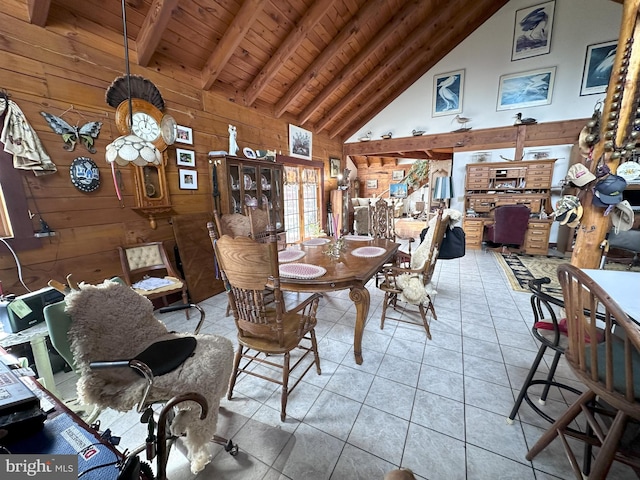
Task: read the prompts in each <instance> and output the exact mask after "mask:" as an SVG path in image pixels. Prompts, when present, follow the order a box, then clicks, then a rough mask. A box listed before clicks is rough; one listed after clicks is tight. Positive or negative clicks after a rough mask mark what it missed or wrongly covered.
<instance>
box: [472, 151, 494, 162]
mask: <svg viewBox="0 0 640 480" xmlns="http://www.w3.org/2000/svg"><path fill="white" fill-rule="evenodd" d="M492 155H493V152H475V153H474V154H472V155H471V162H473V163H482V162H490V161H491V156H492Z"/></svg>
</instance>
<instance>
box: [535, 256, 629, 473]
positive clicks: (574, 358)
mask: <svg viewBox="0 0 640 480" xmlns="http://www.w3.org/2000/svg"><path fill="white" fill-rule="evenodd" d="M558 279H559V280H560V285H561V286H562V295H563V297H564V304H565V308H566V312H567V328H568V339H569V345H568V347H567V349H566V351H565V356H566V358H567V361H568V363H569V367H571V370H572V371H573V372H574V374H575V375H576V377H577V378H578V379H579V380H580V381H581V382H582V383H584V384H585V386H586V387H587V390H586V391H585V392H584V393H583V394H582V395H581V396H580V397H579V398H578V399H577V400H576V401H575V402H574V403H573V405H571V406H570V407H569V409H568V410H567V411H566V413H565V414H564V415H563V416H562V417H560V418H559V419H558V420H556V421H555V422H554V423H553V425H551V427H549V429H548V430H547V431H546V432H545V433H544V434H543V435H542V437H540V439H539V440H538V441H537V442H536V444H535V445H534V446H533V447H532V448H531V450H529V452H528V453H527V460H529V461H531V460H532V459H533V458H534V457H535V456H536V455H537V454H538V453H540V452H541V451H542V450H543V449H544V448H546V447H547V446H548V445H549V444H550V443H551V442H552V441H553V440H554V439H555V438H556V437H558V436H559V437H560V438H561V440H562V445H563V446H564V449H565V452H566V454H567V457H568V459H569V462H570V463H571V467H572V469H573V472H574V473H575V475H576V478H578V479H582V478H583V473H582V472H581V471H580V468H579V467H578V463H577V461H576V457H575V455H574V453H573V451H572V450H571V446H570V445H569V443H568V442H567V441H566V436H572V437H575V438H578V439H580V440H582V441H584V442H587V443H588V444H590V445H594V446H596V447H599V450H598V452H597V454H596V456H595V459H594V461H593V464H592V467H591V472H584V473H585V475H589V476H590V478H594V479H601V478H606V476H607V473H608V472H609V469H610V468H611V464H612V463H613V461H614V460H618V461H621V462H624V463H626V464H628V465H631V466H632V467H634V468H640V461H638V458H637V457H636V458H633V457H632V455H631V454H630V452H629V451H628V449H627V448H626V447H628V446H627V445H624V444H621V442H620V440H621V438H622V435H623V433H624V431H625V427H626V425H627V423H628V422H629V420H630V419H635V420H640V403H639V402H640V329H638V325H637V324H636V323H634V322H633V321H632V320H631V319H630V318H629V316H628V315H627V314H626V313H625V312H624V311H623V310H622V309H621V308H620V306H619V305H618V304H617V303H616V302H615V301H614V300H613V299H612V298H611V297H610V296H609V295H608V294H607V292H605V291H604V290H603V289H602V287H600V285H598V284H597V283H596V282H595V281H594V280H592V279H591V277H589V276H588V275H587V274H585V273H584V272H582V271H581V270H580V269H579V268H577V267H574V266H573V265H570V264H564V265H560V266H559V267H558ZM614 327H615V328H614ZM600 328H602V330H603V331H604V335H601V334H600V332H599V329H600ZM596 399H597V400H598V403H599V404H606V405H608V406H609V407H608V408H602V407H601V406H597V407H594V405H593V403H594V401H595V400H596ZM580 413H584V418H585V419H586V422H587V426H588V430H587V433H590V431H593V432H595V436H593V435H587V434H575V433H574V432H572V431H571V430H569V429H568V426H569V424H571V422H573V421H574V420H575V419H576V418H577V417H578V415H579V414H580ZM605 417H611V418H613V422H611V423H610V425H607V424H606V423H605V422H604V421H603V419H605Z"/></svg>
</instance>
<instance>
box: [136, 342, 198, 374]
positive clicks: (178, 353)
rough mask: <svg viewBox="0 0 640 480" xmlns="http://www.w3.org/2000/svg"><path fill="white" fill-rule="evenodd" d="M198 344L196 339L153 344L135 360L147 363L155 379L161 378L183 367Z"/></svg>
mask: <svg viewBox="0 0 640 480" xmlns="http://www.w3.org/2000/svg"><path fill="white" fill-rule="evenodd" d="M196 344H197V341H196V338H195V337H179V338H172V339H170V340H163V341H160V342H156V343H152V344H151V345H149V346H148V347H147V348H146V350H144V351H143V352H142V353H139V354H138V355H136V357H135V358H136V360H140V361H141V362H142V363H145V364H146V365H147V366H148V367H149V368H150V369H151V371H152V372H153V376H154V377H159V376H160V375H164V374H166V373H169V372H172V371H173V370H175V369H176V368H178V367H179V366H180V365H182V364H183V363H184V361H185V360H186V359H187V358H189V357H190V356H191V355H193V352H194V350H195V349H196ZM169 353H170V354H169Z"/></svg>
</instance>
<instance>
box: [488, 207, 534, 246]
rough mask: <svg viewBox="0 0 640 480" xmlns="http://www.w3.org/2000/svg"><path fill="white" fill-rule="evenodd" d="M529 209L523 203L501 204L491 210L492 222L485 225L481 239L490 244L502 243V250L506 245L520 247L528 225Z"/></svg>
mask: <svg viewBox="0 0 640 480" xmlns="http://www.w3.org/2000/svg"><path fill="white" fill-rule="evenodd" d="M530 215H531V210H529V207H527V206H525V205H501V206H499V207H496V208H495V209H494V210H493V220H494V222H493V223H492V224H490V225H485V227H484V233H483V240H484V241H486V242H490V243H491V244H498V245H502V248H503V251H504V250H506V248H507V246H508V245H515V246H516V247H518V248H520V247H521V246H522V245H524V237H525V235H526V233H527V227H528V226H529V216H530Z"/></svg>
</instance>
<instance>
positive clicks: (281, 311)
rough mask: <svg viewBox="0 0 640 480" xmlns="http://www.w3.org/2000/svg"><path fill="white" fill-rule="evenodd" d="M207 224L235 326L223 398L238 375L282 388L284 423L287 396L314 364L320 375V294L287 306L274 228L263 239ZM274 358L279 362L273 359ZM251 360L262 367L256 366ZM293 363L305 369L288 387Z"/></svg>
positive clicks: (296, 366)
mask: <svg viewBox="0 0 640 480" xmlns="http://www.w3.org/2000/svg"><path fill="white" fill-rule="evenodd" d="M207 228H208V229H209V235H210V237H211V242H212V244H213V249H214V251H215V254H216V258H217V259H218V264H219V266H220V272H221V275H222V279H223V281H224V283H225V285H226V288H227V294H228V296H229V304H230V306H231V311H232V313H233V317H234V320H235V324H236V328H237V330H238V349H237V351H236V355H235V360H234V366H233V373H232V375H231V381H230V383H229V391H228V395H227V397H228V398H229V399H231V398H232V396H233V389H234V387H235V384H236V380H237V379H238V377H239V376H240V375H241V374H247V375H253V376H255V377H259V378H262V379H263V380H267V381H270V382H274V383H277V384H279V385H281V386H282V394H281V408H280V419H281V420H282V421H283V422H284V420H285V418H286V412H287V399H288V396H289V394H290V393H291V392H292V391H293V390H294V389H295V388H296V386H297V385H299V384H300V381H301V380H302V378H303V377H304V375H305V374H306V373H307V372H308V371H309V370H310V369H311V367H313V366H314V365H315V367H316V371H317V373H318V375H320V374H321V370H320V357H319V355H318V345H317V342H316V334H315V327H316V312H317V309H318V302H319V301H320V298H321V297H322V295H320V294H318V293H315V294H312V295H310V296H309V297H307V298H306V299H305V300H304V301H302V302H301V303H299V304H297V305H296V306H295V307H293V308H291V309H288V308H287V307H286V305H285V301H284V297H283V295H282V291H281V290H280V273H279V262H278V249H277V239H276V236H275V234H274V233H273V232H272V234H271V235H269V236H268V238H267V240H266V242H265V243H262V242H258V241H256V240H254V239H251V238H249V237H236V238H232V237H230V236H228V235H223V236H222V237H221V238H218V236H217V233H216V230H215V228H214V225H213V223H212V222H209V223H208V224H207ZM268 293H272V294H273V297H274V301H273V302H271V301H270V300H269V299H268V298H267V294H268ZM296 349H300V350H302V351H303V352H304V353H303V354H302V355H300V356H299V357H297V360H296V361H295V363H294V365H293V366H291V365H290V360H291V352H292V351H294V350H296ZM307 356H311V357H312V360H311V362H306V361H305V359H306V358H307ZM278 358H282V362H280V363H278V362H277V361H276V360H277V359H278ZM254 362H257V363H259V364H261V365H263V366H266V367H267V368H266V369H258V370H256V369H255V368H254V367H255V363H254ZM298 367H299V368H300V369H303V368H304V370H303V371H302V372H301V373H300V375H299V376H298V379H297V380H296V382H295V383H294V384H293V386H292V387H289V376H290V374H291V373H292V372H293V371H294V370H296V369H298ZM273 369H279V370H280V372H281V374H280V376H279V378H278V377H276V376H268V375H267V373H266V372H268V371H269V370H273Z"/></svg>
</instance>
